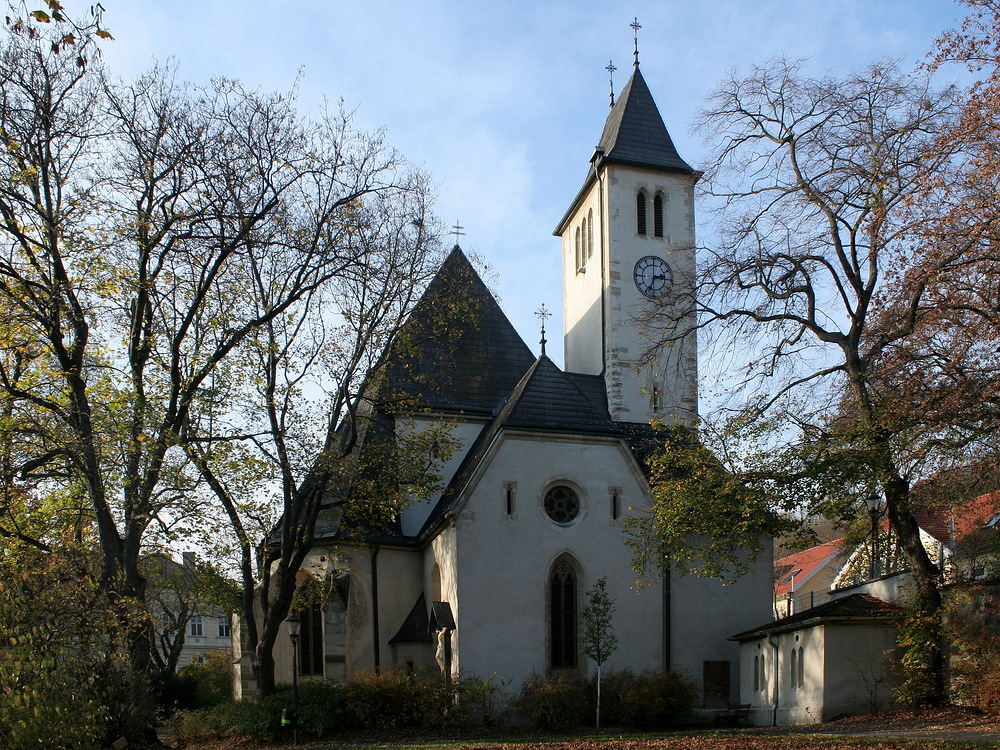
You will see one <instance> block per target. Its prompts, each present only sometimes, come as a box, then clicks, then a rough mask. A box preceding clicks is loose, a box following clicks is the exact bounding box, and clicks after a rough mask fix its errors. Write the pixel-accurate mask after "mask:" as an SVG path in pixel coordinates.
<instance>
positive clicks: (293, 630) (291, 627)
mask: <svg viewBox="0 0 1000 750" xmlns="http://www.w3.org/2000/svg"><path fill="white" fill-rule="evenodd" d="M285 624H286V625H288V637H289V638H291V639H292V640H293V641H294V640H295V639H296V638H298V637H299V628H301V627H302V618H301V617H299V611H298V610H297V609H293V610H292V612H291V614H289V615H288V617H286V618H285Z"/></svg>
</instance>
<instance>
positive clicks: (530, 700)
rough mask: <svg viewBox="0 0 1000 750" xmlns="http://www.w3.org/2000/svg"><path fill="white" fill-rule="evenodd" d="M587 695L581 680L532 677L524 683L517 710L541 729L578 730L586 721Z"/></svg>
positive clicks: (534, 675) (535, 675) (583, 682)
mask: <svg viewBox="0 0 1000 750" xmlns="http://www.w3.org/2000/svg"><path fill="white" fill-rule="evenodd" d="M587 693H588V690H587V688H586V684H585V681H584V680H583V679H581V678H569V677H542V676H541V675H537V674H533V675H531V676H529V677H528V678H527V679H526V680H525V681H524V685H523V686H522V687H521V695H520V697H519V698H518V700H517V706H518V707H519V708H520V709H521V711H522V712H523V713H524V715H525V717H526V718H528V719H529V720H530V721H531V723H532V724H534V725H535V726H536V727H540V728H542V729H562V728H566V727H573V726H579V725H580V724H582V723H583V722H584V721H585V720H586V718H587V704H588V701H587Z"/></svg>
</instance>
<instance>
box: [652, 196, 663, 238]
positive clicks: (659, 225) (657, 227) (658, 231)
mask: <svg viewBox="0 0 1000 750" xmlns="http://www.w3.org/2000/svg"><path fill="white" fill-rule="evenodd" d="M653 236H654V237H662V236H663V196H662V195H660V194H659V193H657V194H656V195H654V196H653Z"/></svg>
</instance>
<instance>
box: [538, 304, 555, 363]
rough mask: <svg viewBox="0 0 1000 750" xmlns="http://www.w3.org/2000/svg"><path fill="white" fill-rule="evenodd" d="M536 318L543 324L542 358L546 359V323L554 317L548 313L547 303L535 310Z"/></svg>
mask: <svg viewBox="0 0 1000 750" xmlns="http://www.w3.org/2000/svg"><path fill="white" fill-rule="evenodd" d="M535 317H536V318H538V319H539V320H540V321H541V322H542V341H541V344H542V356H543V357H544V356H545V321H546V320H548V319H549V318H551V317H552V313H550V312H549V311H548V308H546V307H545V303H544V302H543V303H542V306H541V307H539V308H538V309H537V310H535Z"/></svg>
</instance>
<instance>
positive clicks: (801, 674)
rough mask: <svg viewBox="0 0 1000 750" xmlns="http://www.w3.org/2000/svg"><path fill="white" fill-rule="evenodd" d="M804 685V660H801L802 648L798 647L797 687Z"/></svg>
mask: <svg viewBox="0 0 1000 750" xmlns="http://www.w3.org/2000/svg"><path fill="white" fill-rule="evenodd" d="M805 684H806V669H805V660H804V659H803V658H802V646H799V687H802V686H803V685H805Z"/></svg>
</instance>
